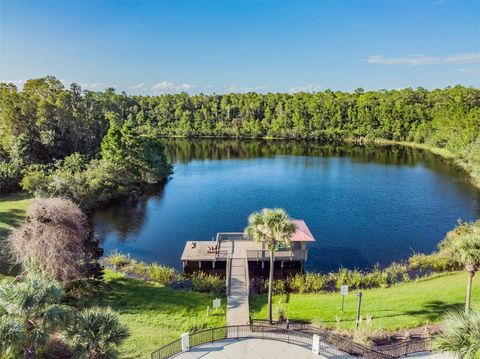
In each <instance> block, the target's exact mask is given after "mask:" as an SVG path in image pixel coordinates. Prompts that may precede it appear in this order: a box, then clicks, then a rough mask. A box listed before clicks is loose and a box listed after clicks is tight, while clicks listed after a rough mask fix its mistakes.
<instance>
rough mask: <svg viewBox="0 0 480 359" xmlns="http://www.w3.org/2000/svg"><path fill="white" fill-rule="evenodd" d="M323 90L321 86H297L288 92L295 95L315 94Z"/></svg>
mask: <svg viewBox="0 0 480 359" xmlns="http://www.w3.org/2000/svg"><path fill="white" fill-rule="evenodd" d="M321 89H322V86H321V85H312V84H310V85H306V86H297V87H292V88H290V89H288V92H290V93H295V92H315V91H320V90H321Z"/></svg>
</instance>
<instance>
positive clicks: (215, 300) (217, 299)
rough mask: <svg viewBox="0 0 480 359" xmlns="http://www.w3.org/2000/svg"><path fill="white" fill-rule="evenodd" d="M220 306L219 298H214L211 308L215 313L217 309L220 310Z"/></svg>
mask: <svg viewBox="0 0 480 359" xmlns="http://www.w3.org/2000/svg"><path fill="white" fill-rule="evenodd" d="M221 304H222V300H221V299H220V298H215V299H214V300H213V308H214V309H215V311H217V309H218V308H220V305H221Z"/></svg>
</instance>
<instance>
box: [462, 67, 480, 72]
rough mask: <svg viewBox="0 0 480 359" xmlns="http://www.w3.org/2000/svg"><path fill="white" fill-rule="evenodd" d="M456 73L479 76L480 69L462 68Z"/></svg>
mask: <svg viewBox="0 0 480 359" xmlns="http://www.w3.org/2000/svg"><path fill="white" fill-rule="evenodd" d="M457 71H458V72H461V73H462V74H480V67H464V68H461V69H458V70H457Z"/></svg>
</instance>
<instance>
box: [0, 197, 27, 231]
mask: <svg viewBox="0 0 480 359" xmlns="http://www.w3.org/2000/svg"><path fill="white" fill-rule="evenodd" d="M31 198H32V197H31V196H30V195H28V194H25V193H16V194H12V195H8V196H3V197H0V240H2V239H5V237H6V235H7V233H8V231H10V230H11V229H12V228H14V227H18V226H19V225H20V224H21V223H22V222H23V221H24V219H25V214H26V211H27V207H28V205H29V203H30V200H31Z"/></svg>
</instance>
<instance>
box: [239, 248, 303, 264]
mask: <svg viewBox="0 0 480 359" xmlns="http://www.w3.org/2000/svg"><path fill="white" fill-rule="evenodd" d="M269 257H270V254H269V251H268V250H267V249H249V250H247V251H246V258H247V260H257V261H261V260H262V261H263V260H268V259H269ZM273 258H274V259H275V260H282V259H283V260H289V261H293V260H306V259H307V250H306V249H294V250H287V251H275V252H273Z"/></svg>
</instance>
